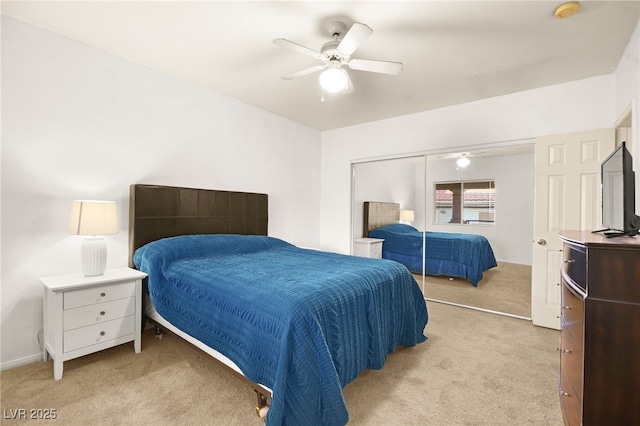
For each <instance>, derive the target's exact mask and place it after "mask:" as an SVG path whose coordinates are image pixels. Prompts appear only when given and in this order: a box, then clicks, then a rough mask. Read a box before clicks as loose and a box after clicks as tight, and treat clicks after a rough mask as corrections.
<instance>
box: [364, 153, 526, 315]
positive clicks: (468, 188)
mask: <svg viewBox="0 0 640 426" xmlns="http://www.w3.org/2000/svg"><path fill="white" fill-rule="evenodd" d="M460 158H463V159H464V160H465V161H463V162H459V161H458V160H459V159H460ZM352 172H353V176H352V242H353V247H352V253H354V254H355V253H356V251H357V250H356V246H358V245H360V244H362V243H360V242H359V241H362V239H363V237H366V235H364V232H363V213H364V211H363V210H364V207H363V206H364V202H366V201H380V202H388V203H398V204H399V209H400V212H402V211H410V210H411V211H413V212H414V220H413V222H411V221H410V217H409V216H407V217H406V218H404V219H403V218H402V217H400V213H398V215H399V219H398V221H399V222H403V223H409V224H411V225H412V226H413V227H414V228H416V229H417V230H419V231H427V234H426V237H425V238H426V243H425V244H423V247H424V250H425V254H426V259H424V258H423V259H422V262H423V271H426V275H425V274H424V273H420V274H415V273H414V276H415V277H416V280H417V281H418V282H419V283H421V284H422V290H423V292H424V293H425V297H426V298H427V299H428V300H431V301H436V302H442V303H449V304H453V305H456V306H463V307H467V308H468V307H471V308H474V309H480V310H483V311H489V312H494V313H503V314H506V315H509V316H514V317H517V318H524V319H530V316H531V262H532V238H533V208H534V207H533V200H534V198H533V187H534V144H533V142H532V141H531V142H526V143H514V144H511V145H501V146H497V147H488V148H487V147H485V148H483V149H477V150H468V151H463V152H452V153H437V154H427V155H426V156H422V155H420V156H409V157H406V158H394V159H386V160H374V161H362V162H357V163H353V164H352ZM439 190H442V191H443V193H442V194H441V196H438V191H439ZM446 191H450V193H448V194H444V192H446ZM445 195H446V196H445ZM407 214H408V213H407ZM430 233H438V234H441V235H442V237H443V240H441V241H444V244H445V245H446V244H447V240H448V241H449V245H450V246H451V247H453V248H454V251H455V250H456V249H459V248H460V247H461V246H462V245H461V243H459V242H454V243H452V242H451V241H452V235H453V234H457V235H458V237H456V238H463V239H464V236H465V235H469V234H472V235H477V236H480V237H483V238H484V239H485V240H486V241H487V242H488V243H489V245H490V247H491V250H492V252H493V255H494V257H495V260H496V261H497V266H495V267H491V268H489V269H488V270H486V271H483V272H482V275H481V276H480V278H477V277H476V278H475V279H474V278H473V274H471V273H470V272H468V271H464V270H462V271H461V270H460V268H462V269H464V268H465V267H463V266H460V265H457V266H456V265H454V266H453V267H452V266H451V265H447V264H446V263H447V261H444V262H442V261H443V259H442V257H443V255H442V253H443V252H444V249H441V248H439V247H440V246H438V244H436V242H435V241H436V239H435V238H434V235H435V234H431V238H430ZM461 235H462V236H461ZM460 236H461V237H460ZM382 244H383V245H384V243H382ZM386 251H388V250H386ZM367 253H369V252H367ZM369 254H370V253H369ZM454 263H455V262H454ZM452 268H453V269H452ZM455 268H458V270H457V271H456V270H455ZM474 282H475V283H476V284H477V286H474V285H473V284H474Z"/></svg>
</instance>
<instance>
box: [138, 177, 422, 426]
mask: <svg viewBox="0 0 640 426" xmlns="http://www.w3.org/2000/svg"><path fill="white" fill-rule="evenodd" d="M267 211H268V199H267V196H266V194H252V193H236V192H226V191H211V190H203V189H190V188H174V187H166V186H155V185H133V186H132V187H131V214H130V233H131V235H130V250H131V251H132V260H131V261H132V265H134V266H135V267H137V268H138V269H141V270H143V271H145V272H146V273H147V274H148V275H149V276H148V279H147V288H148V295H149V296H148V299H149V300H148V302H147V303H148V305H147V306H146V307H145V312H146V314H147V315H148V316H149V318H150V319H151V320H152V321H153V322H155V323H157V324H160V325H162V326H164V327H167V328H168V329H169V330H171V331H174V332H176V334H178V335H180V336H181V337H183V338H185V339H186V340H188V341H190V342H191V343H193V344H195V345H196V346H198V347H200V348H201V349H203V350H205V351H206V352H207V353H209V354H210V355H212V356H213V357H214V358H215V359H217V360H219V361H221V362H222V363H223V364H224V365H225V366H227V367H228V368H229V369H231V370H232V371H234V372H235V373H236V374H238V375H240V376H241V377H243V378H244V379H245V380H247V381H248V382H249V383H251V385H252V386H253V388H254V389H255V390H256V392H258V401H259V403H260V402H262V403H265V404H266V403H269V406H268V412H266V421H267V424H328V425H334V424H335V425H343V424H346V423H347V421H348V412H347V409H346V406H345V402H344V399H343V396H342V388H343V387H344V386H346V385H347V384H348V383H349V382H351V381H352V380H354V379H355V378H356V377H357V376H358V374H359V373H360V372H362V371H363V370H365V369H380V368H382V366H383V365H384V363H385V360H386V357H387V355H388V354H389V353H391V352H393V351H394V350H395V349H396V347H398V346H414V345H416V344H419V343H421V342H423V341H425V340H426V337H425V336H424V334H423V332H424V327H425V326H426V323H427V319H428V315H427V309H426V304H425V301H424V297H423V295H422V292H421V291H420V289H419V288H418V285H417V283H416V282H415V280H414V279H413V277H412V275H411V273H410V272H409V271H408V270H407V269H406V267H404V266H403V265H400V264H398V263H397V262H392V261H387V260H379V259H367V258H357V257H354V256H347V255H341V254H336V253H327V252H322V251H317V250H309V249H302V248H298V247H296V246H294V245H292V244H290V243H288V242H285V241H283V240H280V239H277V238H273V237H269V236H267V223H268V218H267V216H268V214H267ZM259 408H260V407H259ZM262 412H264V410H262Z"/></svg>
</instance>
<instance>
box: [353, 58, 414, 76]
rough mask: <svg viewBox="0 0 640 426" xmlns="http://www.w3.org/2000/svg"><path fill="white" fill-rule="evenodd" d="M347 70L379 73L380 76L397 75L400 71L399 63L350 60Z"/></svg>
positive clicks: (400, 65) (400, 64)
mask: <svg viewBox="0 0 640 426" xmlns="http://www.w3.org/2000/svg"><path fill="white" fill-rule="evenodd" d="M349 68H351V69H352V70H357V71H370V72H379V73H382V74H392V75H397V74H400V71H402V63H401V62H389V61H372V60H370V59H352V60H350V61H349Z"/></svg>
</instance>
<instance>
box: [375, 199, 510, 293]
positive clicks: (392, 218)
mask: <svg viewBox="0 0 640 426" xmlns="http://www.w3.org/2000/svg"><path fill="white" fill-rule="evenodd" d="M399 216H400V205H399V204H397V203H386V202H373V201H367V202H365V203H364V221H363V223H364V229H363V233H364V235H365V236H368V237H370V238H380V239H383V240H384V243H383V244H382V257H383V258H384V259H390V260H394V261H396V262H400V263H402V264H403V265H405V266H406V267H407V268H408V269H409V270H410V271H411V272H413V273H417V274H421V273H422V272H423V257H424V260H425V261H424V273H425V274H427V275H444V276H449V277H459V278H463V279H465V280H467V281H469V282H470V283H471V284H472V285H473V286H474V287H477V286H478V282H479V281H480V280H481V279H482V275H483V273H484V272H485V271H487V270H489V269H491V268H494V267H496V266H498V263H497V262H496V258H495V256H494V253H493V249H492V248H491V244H489V241H488V240H487V239H486V238H485V237H484V236H482V235H475V234H458V233H448V232H426V233H425V232H421V231H418V230H417V229H416V228H414V227H413V226H410V225H406V224H402V223H398V222H399ZM423 242H424V245H423Z"/></svg>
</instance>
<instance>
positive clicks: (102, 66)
mask: <svg viewBox="0 0 640 426" xmlns="http://www.w3.org/2000/svg"><path fill="white" fill-rule="evenodd" d="M2 124H3V126H2V180H1V183H2V194H1V201H2V236H1V247H2V251H1V255H2V268H1V274H2V275H1V277H2V346H1V353H0V355H1V356H0V360H1V362H2V366H3V367H10V366H12V365H17V364H20V363H24V362H29V361H32V360H35V359H37V358H38V357H39V356H40V355H39V353H40V346H39V344H38V340H37V334H38V332H39V331H40V330H41V329H42V285H41V284H40V283H39V281H38V277H39V276H44V275H53V274H61V273H75V272H78V271H79V270H80V242H81V241H80V238H81V237H75V236H70V235H67V234H66V229H67V221H68V215H69V212H70V206H71V200H73V199H76V198H88V199H109V200H115V201H117V203H118V212H119V221H120V233H119V234H117V235H113V236H108V237H106V238H107V244H108V250H109V259H108V267H115V266H125V265H126V264H127V236H128V235H127V234H128V196H129V185H131V184H133V183H155V184H165V185H176V186H191V187H201V188H212V189H223V190H239V191H249V192H265V193H268V194H269V213H270V218H269V232H270V234H271V235H273V236H276V237H281V238H283V239H286V240H288V241H291V242H292V243H294V244H298V245H302V246H309V247H317V246H318V243H319V232H318V223H319V213H318V211H319V208H320V194H319V191H320V175H319V173H320V133H319V132H317V131H316V130H313V129H310V128H308V127H305V126H302V125H300V124H297V123H295V122H292V121H289V120H286V119H284V118H282V117H279V116H276V115H273V114H270V113H267V112H265V111H263V110H260V109H257V108H254V107H251V106H249V105H246V104H243V103H241V102H238V101H236V100H233V99H229V98H227V97H224V96H221V95H219V94H216V93H212V92H210V91H206V90H204V89H202V88H198V87H194V86H192V85H189V84H187V83H184V82H181V81H179V80H177V79H175V78H172V77H169V76H167V75H164V74H161V73H157V72H155V71H153V70H150V69H148V68H146V67H144V66H140V65H137V64H134V63H132V62H129V61H127V60H125V59H122V58H119V57H116V56H114V55H111V54H108V53H105V52H102V51H100V50H97V49H94V48H92V47H88V46H86V45H83V44H80V43H77V42H75V41H72V40H69V39H67V38H64V37H62V36H59V35H56V34H54V33H51V32H48V31H46V30H43V29H40V28H37V27H34V26H31V25H27V24H24V23H21V22H19V21H16V20H14V19H12V18H8V17H5V16H3V17H2ZM347 184H348V183H347Z"/></svg>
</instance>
